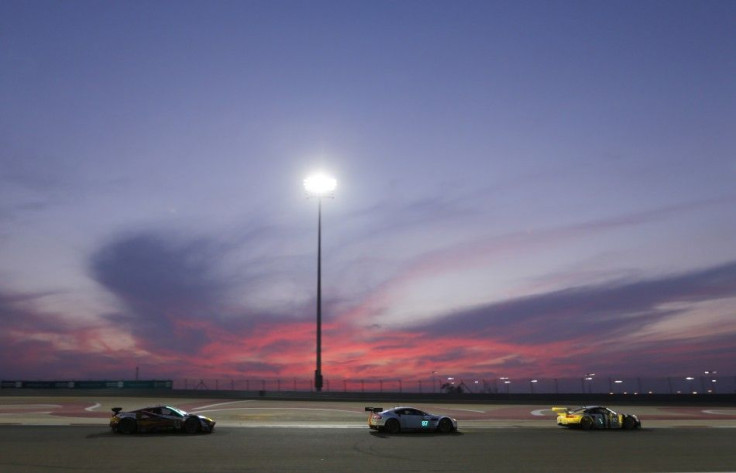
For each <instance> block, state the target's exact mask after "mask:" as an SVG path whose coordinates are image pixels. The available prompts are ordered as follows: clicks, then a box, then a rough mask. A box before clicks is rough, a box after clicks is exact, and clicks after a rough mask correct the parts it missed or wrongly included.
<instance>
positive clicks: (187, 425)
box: [184, 417, 202, 434]
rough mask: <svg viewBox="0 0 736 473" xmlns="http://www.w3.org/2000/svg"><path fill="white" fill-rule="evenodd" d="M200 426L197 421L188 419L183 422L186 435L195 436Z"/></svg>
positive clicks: (192, 418) (191, 418)
mask: <svg viewBox="0 0 736 473" xmlns="http://www.w3.org/2000/svg"><path fill="white" fill-rule="evenodd" d="M201 427H202V426H201V425H199V419H195V418H194V417H190V418H189V419H187V420H186V421H185V422H184V432H186V433H188V434H196V433H197V432H199V429H200V428H201Z"/></svg>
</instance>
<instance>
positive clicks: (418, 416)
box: [400, 409, 427, 430]
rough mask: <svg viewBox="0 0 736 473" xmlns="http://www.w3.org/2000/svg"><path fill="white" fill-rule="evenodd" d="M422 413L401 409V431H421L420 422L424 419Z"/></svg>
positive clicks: (415, 410) (416, 410)
mask: <svg viewBox="0 0 736 473" xmlns="http://www.w3.org/2000/svg"><path fill="white" fill-rule="evenodd" d="M425 417H426V416H425V414H424V412H422V411H420V410H418V409H401V411H400V418H401V429H402V430H421V429H422V428H426V427H423V425H422V422H423V421H425V420H427V419H425Z"/></svg>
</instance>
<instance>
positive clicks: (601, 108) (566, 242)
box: [0, 0, 736, 379]
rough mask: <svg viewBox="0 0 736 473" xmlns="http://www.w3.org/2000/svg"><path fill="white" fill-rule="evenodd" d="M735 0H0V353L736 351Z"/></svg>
mask: <svg viewBox="0 0 736 473" xmlns="http://www.w3.org/2000/svg"><path fill="white" fill-rule="evenodd" d="M735 32H736V2H734V1H729V0H723V1H716V0H713V1H677V0H666V1H646V0H636V1H624V0H621V1H595V0H593V1H588V0H585V1H574V0H570V1H552V0H550V1H491V0H486V1H469V0H468V1H462V0H458V1H454V0H453V1H431V0H426V1H412V0H396V1H382V0H370V1H351V0H347V1H321V0H309V1H306V0H305V1H280V0H268V1H266V0H264V1H260V0H258V1H256V0H253V1H247V0H243V1H186V0H177V1H173V0H172V1H165V0H161V1H116V2H105V1H76V0H68V1H56V0H54V1H51V0H49V1H46V0H2V1H0V326H1V327H2V330H1V331H0V378H2V379H110V378H113V379H116V378H131V377H132V375H133V373H134V370H135V368H136V367H140V370H141V376H142V377H144V378H157V379H180V378H184V377H210V378H214V377H220V378H231V379H239V378H248V377H268V378H278V377H299V378H304V379H310V378H311V377H312V376H313V372H314V369H315V305H316V278H317V276H316V273H317V271H316V270H317V201H316V200H315V199H309V198H307V196H306V194H305V192H304V188H303V185H302V181H303V179H304V178H305V177H306V176H307V175H308V174H310V173H311V172H313V171H315V170H322V171H325V172H327V173H330V174H331V175H332V176H334V177H335V178H336V179H337V182H338V187H337V189H336V191H335V193H334V194H335V195H334V198H331V199H324V200H323V201H322V232H323V233H322V237H323V238H322V295H323V297H322V301H323V367H322V369H323V373H324V376H325V378H326V379H361V378H367V379H371V378H388V377H404V378H427V377H430V376H431V373H433V372H437V373H441V374H452V375H455V376H468V377H469V376H475V377H498V376H517V377H521V376H560V377H564V376H570V377H574V376H579V375H581V374H582V373H587V372H596V373H599V374H600V375H601V376H605V375H611V376H613V375H615V376H619V375H629V376H668V375H681V374H690V373H702V372H703V370H718V371H719V372H720V373H724V374H731V375H734V374H736V370H735V369H734V360H735V359H736V131H735V129H736V33H735Z"/></svg>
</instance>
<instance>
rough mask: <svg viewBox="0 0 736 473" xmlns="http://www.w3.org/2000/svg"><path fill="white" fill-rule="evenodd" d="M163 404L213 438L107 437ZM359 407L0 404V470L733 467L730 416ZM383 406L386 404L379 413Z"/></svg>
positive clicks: (720, 411) (713, 412) (660, 410)
mask: <svg viewBox="0 0 736 473" xmlns="http://www.w3.org/2000/svg"><path fill="white" fill-rule="evenodd" d="M162 403H170V404H174V405H177V406H180V407H183V408H185V409H187V410H190V411H193V412H201V413H203V414H206V415H209V416H211V417H213V418H214V419H215V420H217V422H218V425H217V428H216V429H215V433H213V434H198V435H186V434H181V433H160V434H156V433H153V434H136V435H120V434H113V433H112V432H111V431H110V430H109V428H108V427H107V421H108V419H109V413H110V410H109V409H110V408H111V407H114V406H118V405H119V406H122V407H124V408H126V409H135V408H138V407H144V406H146V405H156V404H162ZM363 407H364V406H363V405H362V404H360V405H358V404H357V403H347V402H337V403H332V402H330V403H327V402H304V401H302V402H284V401H258V400H243V401H233V400H216V399H211V400H206V399H196V400H195V399H190V400H187V399H177V400H166V399H155V400H154V399H138V398H121V399H112V398H106V399H101V400H99V399H89V398H20V397H18V398H11V397H0V473H6V472H7V473H25V472H34V473H45V472H118V471H119V472H123V471H124V472H131V471H136V472H137V471H145V472H147V473H158V472H177V473H189V472H192V473H194V472H198V473H199V472H252V471H253V472H255V471H259V472H264V471H267V472H295V471H299V472H347V471H354V472H368V471H371V472H373V471H400V472H415V471H416V472H418V471H430V472H431V471H458V472H461V471H462V472H468V471H470V472H487V471H494V472H517V471H532V472H555V471H565V472H724V471H736V408H735V407H733V406H725V407H707V408H702V407H688V406H668V407H664V406H659V407H651V406H649V407H641V406H637V407H635V408H634V407H630V408H627V407H626V406H611V407H614V408H616V407H618V408H619V410H621V411H625V412H632V413H636V414H639V415H640V416H641V418H642V422H643V424H644V428H643V429H641V430H637V431H593V432H584V431H579V430H568V429H564V428H559V427H557V426H556V425H554V416H553V414H552V412H551V411H549V407H550V406H509V405H498V404H494V405H484V404H474V405H467V404H462V405H450V404H439V405H429V404H428V405H417V407H420V408H424V409H425V410H428V411H431V412H443V413H449V414H451V415H453V416H454V417H456V418H457V419H458V422H459V425H460V430H459V432H457V433H455V434H449V435H440V434H432V433H420V434H410V433H404V434H397V435H388V434H383V433H374V432H371V431H369V429H368V428H367V426H366V423H365V421H366V417H367V414H366V413H365V412H364V411H363ZM384 407H387V406H384Z"/></svg>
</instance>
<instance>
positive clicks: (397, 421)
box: [365, 407, 457, 434]
mask: <svg viewBox="0 0 736 473" xmlns="http://www.w3.org/2000/svg"><path fill="white" fill-rule="evenodd" d="M365 410H366V411H368V412H370V415H369V416H368V427H370V428H371V429H373V430H378V431H381V432H383V431H385V432H388V433H390V434H396V433H399V432H440V433H444V434H446V433H450V432H455V431H456V430H457V420H456V419H454V418H452V417H450V416H446V415H436V414H430V413H428V412H424V411H422V410H420V409H416V408H414V407H394V408H393V409H386V410H384V409H383V408H382V407H366V408H365Z"/></svg>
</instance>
